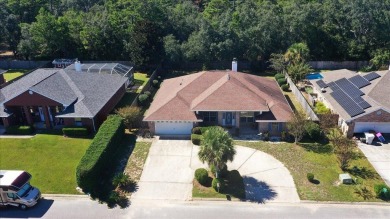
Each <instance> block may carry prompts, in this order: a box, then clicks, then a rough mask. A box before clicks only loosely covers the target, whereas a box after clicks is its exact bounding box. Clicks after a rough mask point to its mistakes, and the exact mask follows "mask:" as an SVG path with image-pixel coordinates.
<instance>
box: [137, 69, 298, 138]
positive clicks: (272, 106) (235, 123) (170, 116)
mask: <svg viewBox="0 0 390 219" xmlns="http://www.w3.org/2000/svg"><path fill="white" fill-rule="evenodd" d="M292 114H293V112H292V109H291V107H290V105H289V104H288V102H287V100H286V98H285V96H284V95H283V93H282V91H281V89H280V87H279V86H278V84H277V83H276V81H275V80H274V79H269V78H264V77H259V76H255V75H250V74H244V73H240V72H234V71H203V72H199V73H195V74H191V75H187V76H182V77H177V78H172V79H168V80H165V81H164V82H163V83H162V85H161V87H160V89H159V90H158V92H157V94H156V96H155V98H154V100H153V102H152V104H151V106H150V108H149V110H148V111H147V112H146V114H145V117H144V120H143V121H146V122H148V124H149V128H150V129H151V131H152V132H154V133H155V134H157V135H189V134H191V129H192V128H193V127H194V126H204V125H220V126H223V127H226V128H228V129H230V130H234V132H236V133H237V132H239V134H258V133H259V132H262V133H264V132H269V133H270V135H272V136H278V135H280V133H281V132H282V131H283V130H286V122H287V121H288V120H289V119H290V118H291V116H292Z"/></svg>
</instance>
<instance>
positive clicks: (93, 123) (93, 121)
mask: <svg viewBox="0 0 390 219" xmlns="http://www.w3.org/2000/svg"><path fill="white" fill-rule="evenodd" d="M91 119H92V126H93V131H94V132H96V127H95V119H94V118H93V117H92V118H91Z"/></svg>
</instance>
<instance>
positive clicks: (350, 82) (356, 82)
mask: <svg viewBox="0 0 390 219" xmlns="http://www.w3.org/2000/svg"><path fill="white" fill-rule="evenodd" d="M321 74H322V76H323V78H322V79H317V80H312V81H311V82H312V84H313V88H314V92H315V93H317V94H318V100H319V101H321V102H324V104H325V105H326V106H327V107H328V108H330V109H331V110H332V111H333V112H334V113H336V114H338V115H339V126H340V127H341V129H342V131H343V133H344V134H345V135H347V136H348V137H352V136H353V134H354V133H362V132H367V131H370V130H374V131H376V132H382V133H390V71H377V72H371V73H357V72H354V71H350V70H347V69H342V70H336V71H329V72H322V73H321Z"/></svg>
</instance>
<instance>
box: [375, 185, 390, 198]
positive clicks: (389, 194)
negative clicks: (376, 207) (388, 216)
mask: <svg viewBox="0 0 390 219" xmlns="http://www.w3.org/2000/svg"><path fill="white" fill-rule="evenodd" d="M374 191H375V194H376V196H377V197H378V198H380V199H382V200H385V201H386V200H390V188H389V187H388V186H387V185H386V184H378V185H375V186H374Z"/></svg>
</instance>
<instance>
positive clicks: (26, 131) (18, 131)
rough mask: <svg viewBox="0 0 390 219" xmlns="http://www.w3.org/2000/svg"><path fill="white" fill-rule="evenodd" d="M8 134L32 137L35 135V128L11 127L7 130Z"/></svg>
mask: <svg viewBox="0 0 390 219" xmlns="http://www.w3.org/2000/svg"><path fill="white" fill-rule="evenodd" d="M5 130H6V132H7V134H10V135H30V134H32V133H33V128H32V127H31V126H19V125H14V126H9V127H7V128H6V129H5Z"/></svg>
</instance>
